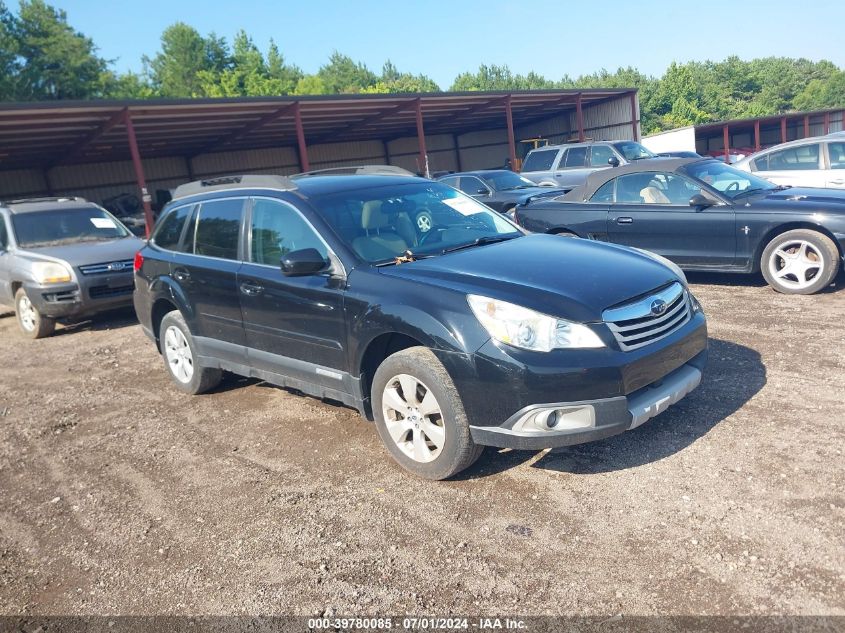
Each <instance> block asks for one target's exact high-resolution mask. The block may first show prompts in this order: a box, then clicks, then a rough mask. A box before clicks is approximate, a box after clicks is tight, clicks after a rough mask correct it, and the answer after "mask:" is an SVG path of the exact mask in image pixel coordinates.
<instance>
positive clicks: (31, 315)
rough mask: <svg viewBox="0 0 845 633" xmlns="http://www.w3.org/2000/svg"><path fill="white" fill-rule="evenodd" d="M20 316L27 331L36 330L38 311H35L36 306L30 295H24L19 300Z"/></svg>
mask: <svg viewBox="0 0 845 633" xmlns="http://www.w3.org/2000/svg"><path fill="white" fill-rule="evenodd" d="M18 317H19V318H20V320H21V327H22V328H23V329H25V330H26V331H27V332H32V331H34V330H35V326H36V321H37V320H38V313H37V312H36V311H35V307H34V306H33V305H32V301H30V300H29V297H27V296H26V295H23V296H22V297H21V298H20V299H19V300H18Z"/></svg>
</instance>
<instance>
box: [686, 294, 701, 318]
mask: <svg viewBox="0 0 845 633" xmlns="http://www.w3.org/2000/svg"><path fill="white" fill-rule="evenodd" d="M687 296H688V297H689V303H690V307H691V308H692V313H693V314H695V313H696V312H704V309H703V308H702V307H701V304H700V303H699V302H698V299H696V298H695V295H694V294H692V292H690V291H689V289H687Z"/></svg>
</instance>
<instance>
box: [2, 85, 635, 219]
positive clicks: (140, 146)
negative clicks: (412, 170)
mask: <svg viewBox="0 0 845 633" xmlns="http://www.w3.org/2000/svg"><path fill="white" fill-rule="evenodd" d="M550 121H553V122H556V123H555V125H552V126H550V125H545V124H547V123H549V122H550ZM499 129H501V130H502V131H506V137H507V141H506V143H507V155H508V156H509V158H510V160H511V162H512V163H515V162H516V157H517V136H516V134H517V130H520V131H524V132H525V133H529V134H530V133H532V132H533V131H534V130H537V131H538V132H539V133H545V134H549V133H550V132H551V133H552V134H557V136H558V137H559V138H561V139H565V140H569V139H571V140H576V139H579V140H582V139H584V138H586V137H587V136H593V137H614V138H618V137H620V136H621V137H627V138H634V139H636V138H638V136H639V112H638V104H637V93H636V90H633V89H590V90H536V91H519V92H455V93H427V94H401V95H399V94H383V95H382V94H378V95H328V96H303V97H254V98H236V99H179V100H172V99H168V100H145V101H83V102H41V103H13V104H3V105H0V177H2V176H3V175H4V174H6V175H7V176H9V178H6V181H5V182H4V181H2V179H0V196H6V195H7V193H6V192H7V191H9V190H12V191H15V192H16V193H17V194H26V195H34V194H46V195H53V194H54V193H58V191H57V189H58V188H63V189H66V188H67V186H66V185H58V186H57V185H55V184H54V183H53V182H52V178H51V176H52V175H53V174H54V173H55V171H56V170H58V169H60V168H62V167H63V166H69V165H94V164H101V165H103V164H110V163H116V162H119V161H126V160H131V163H132V166H133V170H134V177H135V180H136V184H137V186H138V188H139V190H140V192H141V199H142V201H143V204H144V209H145V214H146V215H147V224H148V226H151V225H152V211H151V196H150V194H149V191H148V189H147V175H146V174H145V162H148V161H152V160H154V159H159V158H179V159H180V160H182V161H183V164H184V169H183V170H181V171H180V173H179V176H180V177H181V178H184V179H186V180H191V179H194V178H195V176H197V175H199V172H202V171H203V170H199V172H198V170H197V169H195V163H196V161H198V160H199V159H200V158H201V157H205V156H207V155H215V154H231V155H236V154H237V153H238V152H251V151H258V150H262V149H268V148H280V147H289V148H292V149H293V150H294V151H295V153H296V163H297V168H298V170H299V171H308V170H309V169H311V167H312V162H311V161H310V160H309V150H313V149H314V148H318V147H320V146H323V145H332V146H333V147H337V144H342V143H347V144H353V143H357V142H364V141H380V142H381V143H382V144H383V146H384V151H383V156H384V157H385V158H386V159H387V160H386V161H385V162H391V153H390V150H389V143H391V142H393V141H396V140H398V139H406V138H411V139H415V141H416V146H417V147H416V150H417V151H416V153H417V158H416V167H417V171H420V172H424V171H426V168H427V157H428V150H427V147H426V137H429V138H432V137H435V136H446V137H448V136H451V137H452V138H453V139H454V146H455V148H456V149H457V151H456V152H455V153H456V164H457V168H458V169H461V168H463V166H462V165H461V153H460V151H459V142H458V136H459V135H465V134H468V133H471V132H482V131H485V130H499ZM621 130H624V132H622V131H621ZM339 160H341V159H339ZM349 160H352V159H351V158H350V159H349ZM205 171H207V170H205ZM33 172H35V175H39V178H40V181H39V182H36V180H38V179H35V180H33V183H35V184H32V185H29V190H27V188H26V187H25V186H24V185H23V184H21V185H20V186H17V185H16V184H15V183H14V182H11V183H10V182H9V180H10V178H11V179H12V180H13V179H14V177H15V175H17V174H19V175H20V177H21V178H24V176H26V178H28V179H33V178H34V175H33ZM80 186H81V183H80ZM16 187H17V188H16Z"/></svg>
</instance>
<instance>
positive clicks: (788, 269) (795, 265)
mask: <svg viewBox="0 0 845 633" xmlns="http://www.w3.org/2000/svg"><path fill="white" fill-rule="evenodd" d="M768 265H769V272H770V273H771V275H772V277H774V278H775V279H777V281H778V283H780V284H782V285H783V286H784V287H785V288H790V289H794V290H802V289H804V288H807V287H808V286H810V285H812V284H813V283H815V281H816V280H817V279H818V278H819V276H820V275H822V274H823V273H824V271H825V270H824V269H825V264H824V258H823V257H822V254H821V253H820V252H819V251H818V248H817V247H816V246H814V245H813V244H812V243H810V242H808V241H806V240H788V241H785V242H782V243H781V244H778V246H777V248H775V250H774V251H773V252H772V255H771V257H770V258H769V264H768Z"/></svg>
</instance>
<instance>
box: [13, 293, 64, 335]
mask: <svg viewBox="0 0 845 633" xmlns="http://www.w3.org/2000/svg"><path fill="white" fill-rule="evenodd" d="M15 316H16V317H17V319H18V327H20V329H21V332H23V335H24V336H26V337H28V338H31V339H36V338H44V337H46V336H50V335H51V334H52V333H53V332H54V331H55V330H56V320H55V319H51V318H50V317H47V316H44V315H43V314H41V312H39V311H38V308H36V307H35V305H34V304H33V303H32V301H30V300H29V296H28V295H27V294H26V290H24V289H23V288H18V291H17V292H16V293H15Z"/></svg>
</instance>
